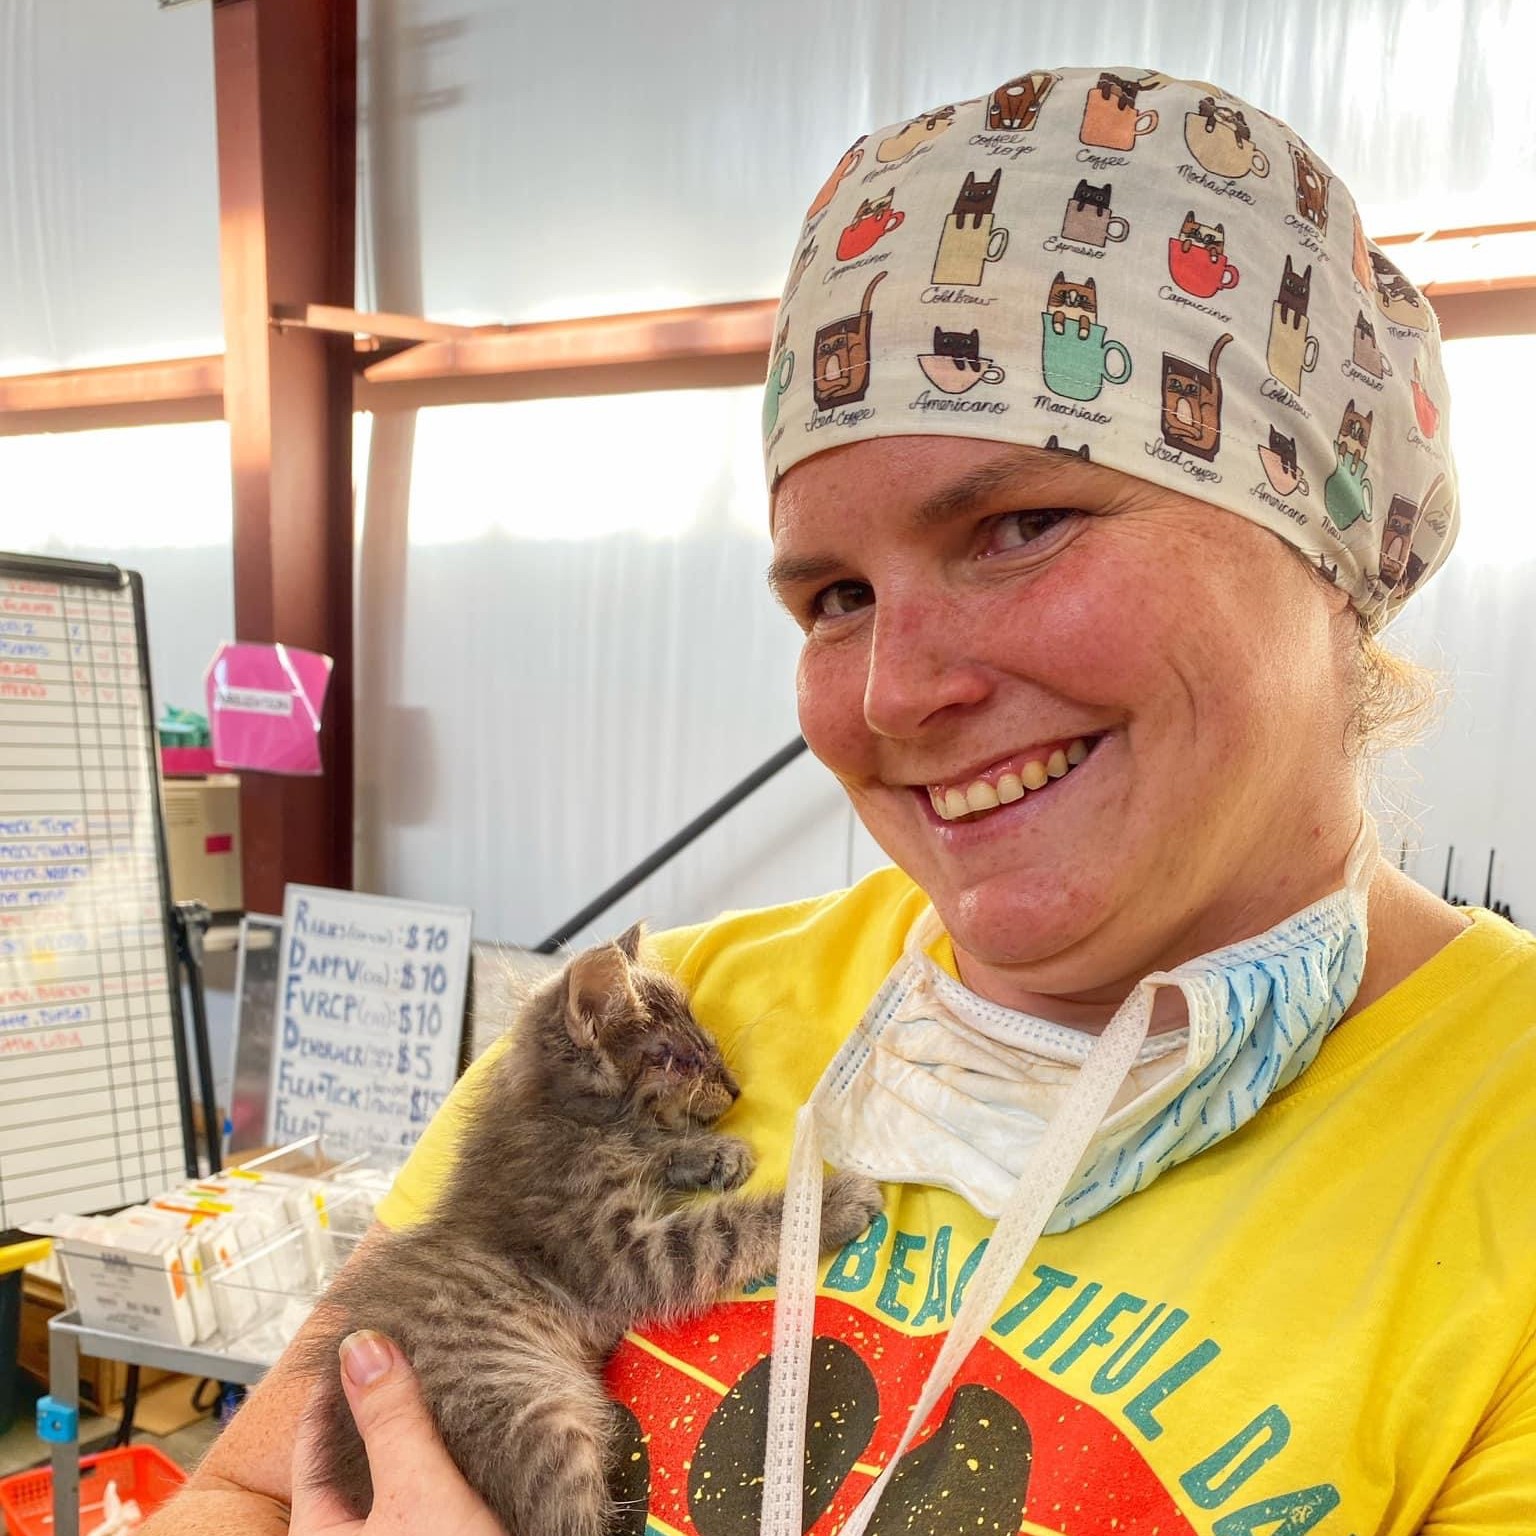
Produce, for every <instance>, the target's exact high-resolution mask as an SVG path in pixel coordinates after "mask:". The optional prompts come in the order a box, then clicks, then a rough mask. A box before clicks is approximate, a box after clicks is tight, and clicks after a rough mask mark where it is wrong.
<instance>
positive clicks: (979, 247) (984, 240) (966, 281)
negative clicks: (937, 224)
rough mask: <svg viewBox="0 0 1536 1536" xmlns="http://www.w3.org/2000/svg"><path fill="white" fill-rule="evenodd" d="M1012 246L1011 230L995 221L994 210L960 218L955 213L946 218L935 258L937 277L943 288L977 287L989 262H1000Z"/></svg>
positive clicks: (934, 278) (934, 265)
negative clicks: (994, 222)
mask: <svg viewBox="0 0 1536 1536" xmlns="http://www.w3.org/2000/svg"><path fill="white" fill-rule="evenodd" d="M1007 249H1008V231H1007V230H1006V229H999V228H997V227H996V226H994V224H993V222H992V215H991V214H990V213H983V214H980V215H978V216H976V218H975V220H974V222H973V221H972V219H971V218H970V217H965V218H963V219H959V220H957V219H956V217H955V215H953V214H951V215H950V216H949V217H948V218H947V219H946V220H945V221H944V233H943V234H942V235H940V236H939V249H938V254H937V255H936V256H935V257H934V261H933V280H934V282H935V283H936V284H938V285H939V286H941V287H946V288H947V287H951V286H953V287H962V288H974V287H976V286H977V285H978V284H979V283H980V282H981V278H982V274H983V273H984V272H985V271H986V268H987V263H988V262H989V261H996V260H998V258H999V257H1001V256H1002V254H1003V252H1004V251H1006V250H1007Z"/></svg>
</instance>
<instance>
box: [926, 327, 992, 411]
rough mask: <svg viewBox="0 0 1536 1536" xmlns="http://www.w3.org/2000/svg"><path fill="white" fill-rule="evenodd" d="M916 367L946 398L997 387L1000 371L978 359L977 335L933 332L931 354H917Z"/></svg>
mask: <svg viewBox="0 0 1536 1536" xmlns="http://www.w3.org/2000/svg"><path fill="white" fill-rule="evenodd" d="M917 366H918V367H919V368H921V369H922V370H923V377H924V378H925V379H927V380H928V382H929V383H930V384H932V385H933V387H934V388H935V389H941V390H943V391H944V393H945V394H946V395H963V394H964V393H965V392H966V391H967V390H968V389H974V388H975V387H976V386H977V385H978V384H1001V383H1002V382H1003V380H1004V379H1005V378H1006V377H1007V374H1006V373H1005V372H1004V370H1003V367H1002V365H1001V364H999V363H994V362H993V361H992V359H991V358H990V357H983V356H982V355H981V332H980V331H946V330H944V329H943V328H942V327H941V326H935V327H934V329H933V351H932V352H923V353H920V354H919V356H918V359H917Z"/></svg>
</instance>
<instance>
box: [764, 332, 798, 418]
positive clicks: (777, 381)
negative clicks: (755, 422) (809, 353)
mask: <svg viewBox="0 0 1536 1536" xmlns="http://www.w3.org/2000/svg"><path fill="white" fill-rule="evenodd" d="M794 376H795V354H794V353H793V352H780V353H779V355H778V357H776V358H775V359H774V362H773V367H771V368H770V369H769V370H768V382H767V383H766V384H764V385H763V436H764V437H767V436H768V434H769V433H770V432H772V431H773V429H774V428H775V427H776V426H778V424H779V401H780V400H782V399H783V398H784V391H785V390H786V389H788V388H789V385H790V381H791V380H792V379H793V378H794Z"/></svg>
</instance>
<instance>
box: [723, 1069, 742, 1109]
mask: <svg viewBox="0 0 1536 1536" xmlns="http://www.w3.org/2000/svg"><path fill="white" fill-rule="evenodd" d="M725 1091H726V1092H727V1093H728V1094H730V1096H731V1103H733V1104H734V1103H735V1102H736V1100H737V1099H739V1098H740V1097H741V1084H740V1083H738V1082H737V1081H736V1079H735V1078H734V1077H732V1076H731V1074H730V1073H729V1072H727V1073H726V1074H725Z"/></svg>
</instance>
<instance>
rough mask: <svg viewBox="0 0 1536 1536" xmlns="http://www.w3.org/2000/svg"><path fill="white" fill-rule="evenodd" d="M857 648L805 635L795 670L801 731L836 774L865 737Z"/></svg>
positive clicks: (821, 758)
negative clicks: (832, 645)
mask: <svg viewBox="0 0 1536 1536" xmlns="http://www.w3.org/2000/svg"><path fill="white" fill-rule="evenodd" d="M855 650H856V648H855V647H851V646H850V647H835V648H824V647H822V646H821V645H819V644H818V643H817V642H816V641H814V640H809V639H808V640H807V641H806V642H805V645H804V646H803V647H802V649H801V652H800V662H799V665H798V667H797V668H796V673H795V702H796V709H797V712H798V714H799V718H800V733H801V735H803V736H804V737H805V739H806V742H807V744H808V745H809V747H810V749H811V751H812V752H813V753H814V754H815V755H816V757H818V758H820V760H821V761H822V762H823V763H825V764H826V766H827V767H828V768H830V769H831V770H832V771H833V772H834V773H840V772H843V771H845V770H846V769H847V768H850V767H852V766H853V764H852V763H851V762H850V761H849V759H850V755H851V753H852V752H853V751H854V750H855V748H856V743H857V742H858V741H859V740H861V739H863V738H864V737H865V736H866V735H867V732H866V731H865V730H864V674H863V671H862V669H861V668H860V665H859V655H860V654H862V653H858V654H855Z"/></svg>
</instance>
